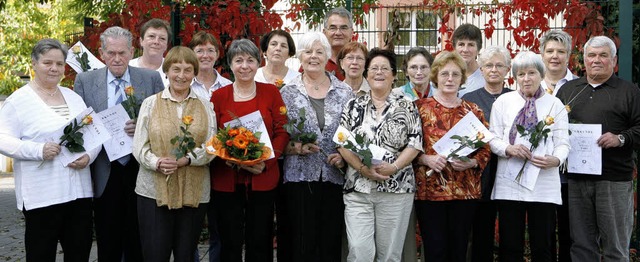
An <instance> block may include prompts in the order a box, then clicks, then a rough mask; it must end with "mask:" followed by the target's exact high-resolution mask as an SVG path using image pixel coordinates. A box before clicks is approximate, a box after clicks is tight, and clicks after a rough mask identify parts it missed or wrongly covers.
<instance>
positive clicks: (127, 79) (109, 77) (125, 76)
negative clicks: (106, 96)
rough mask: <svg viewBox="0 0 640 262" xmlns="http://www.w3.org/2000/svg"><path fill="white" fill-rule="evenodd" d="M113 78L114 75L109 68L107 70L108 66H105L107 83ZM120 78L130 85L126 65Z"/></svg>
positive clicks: (129, 76)
mask: <svg viewBox="0 0 640 262" xmlns="http://www.w3.org/2000/svg"><path fill="white" fill-rule="evenodd" d="M115 79H116V76H114V75H113V74H112V73H111V70H109V68H107V83H111V82H112V81H113V80H115ZM120 79H122V80H124V81H126V82H127V83H128V84H129V85H131V75H130V74H129V67H128V66H127V70H125V71H124V74H123V75H122V77H121V78H120Z"/></svg>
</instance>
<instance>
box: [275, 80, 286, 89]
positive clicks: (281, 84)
mask: <svg viewBox="0 0 640 262" xmlns="http://www.w3.org/2000/svg"><path fill="white" fill-rule="evenodd" d="M275 84H276V86H277V87H278V88H281V87H282V86H283V85H284V80H282V79H276V82H275Z"/></svg>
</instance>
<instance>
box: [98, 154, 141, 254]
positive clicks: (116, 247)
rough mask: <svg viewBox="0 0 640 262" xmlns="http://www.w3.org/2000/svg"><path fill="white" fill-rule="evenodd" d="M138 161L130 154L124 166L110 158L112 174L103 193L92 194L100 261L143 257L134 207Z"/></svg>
mask: <svg viewBox="0 0 640 262" xmlns="http://www.w3.org/2000/svg"><path fill="white" fill-rule="evenodd" d="M137 177H138V163H137V162H136V161H135V159H133V157H132V158H131V160H130V161H129V162H128V163H127V165H126V166H122V165H121V164H120V163H119V162H118V161H113V162H111V174H110V175H109V181H107V186H106V187H105V190H104V193H103V194H102V196H100V197H98V198H94V207H93V212H94V219H95V227H96V240H97V242H98V260H99V261H100V262H111V261H121V260H122V257H123V255H124V258H125V260H126V261H127V262H132V261H134V262H135V261H142V251H141V250H142V248H141V246H140V234H139V229H138V215H137V208H136V201H137V200H136V194H135V192H134V189H135V186H136V178H137Z"/></svg>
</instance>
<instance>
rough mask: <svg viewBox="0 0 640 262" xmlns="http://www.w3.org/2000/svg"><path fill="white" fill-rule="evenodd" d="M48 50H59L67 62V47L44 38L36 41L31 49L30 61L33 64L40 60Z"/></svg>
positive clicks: (56, 41)
mask: <svg viewBox="0 0 640 262" xmlns="http://www.w3.org/2000/svg"><path fill="white" fill-rule="evenodd" d="M50 50H60V51H61V52H62V55H63V56H64V60H67V51H68V50H69V49H68V48H67V46H66V45H64V44H62V43H60V41H58V40H56V39H51V38H45V39H42V40H40V41H38V43H36V45H35V46H34V47H33V50H31V61H32V62H35V61H38V60H40V57H41V56H42V55H44V54H45V53H47V52H49V51H50Z"/></svg>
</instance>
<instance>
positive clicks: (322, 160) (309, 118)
mask: <svg viewBox="0 0 640 262" xmlns="http://www.w3.org/2000/svg"><path fill="white" fill-rule="evenodd" d="M329 77H330V79H331V85H330V87H329V91H328V92H327V96H326V97H325V98H324V112H320V113H321V114H323V115H324V119H325V123H324V127H323V128H322V129H321V128H320V126H319V124H318V117H317V114H316V112H315V110H314V108H313V107H312V106H311V102H310V101H309V96H308V94H307V91H306V90H305V88H304V83H303V81H302V75H298V76H297V77H296V78H295V79H294V80H293V81H292V82H291V83H290V84H288V85H286V86H285V87H283V88H282V89H281V90H280V93H281V94H282V100H284V103H285V105H286V106H287V117H288V118H289V119H299V118H300V116H299V115H298V113H299V111H300V108H304V109H305V119H306V121H305V123H304V131H305V132H314V133H316V134H317V135H318V140H317V141H318V146H320V148H321V149H322V151H324V152H325V153H326V154H327V155H329V154H333V153H337V150H336V144H335V143H334V142H333V141H332V138H333V134H334V133H335V132H336V129H338V124H339V122H340V114H341V113H342V108H343V107H344V104H345V103H346V102H347V101H349V99H351V98H353V92H352V91H351V88H350V87H349V86H348V85H346V84H345V83H344V82H342V81H340V80H338V78H336V77H335V76H333V75H329ZM326 160H327V156H325V155H324V154H322V152H318V153H315V154H310V155H286V156H285V161H284V182H285V183H286V182H302V181H327V182H331V183H334V184H338V185H342V184H343V183H344V177H343V176H342V175H341V174H340V172H339V171H338V169H336V168H335V167H333V166H330V165H329V164H327V161H326Z"/></svg>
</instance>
